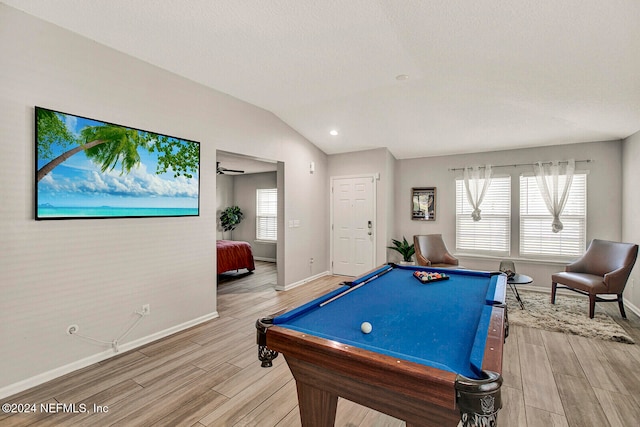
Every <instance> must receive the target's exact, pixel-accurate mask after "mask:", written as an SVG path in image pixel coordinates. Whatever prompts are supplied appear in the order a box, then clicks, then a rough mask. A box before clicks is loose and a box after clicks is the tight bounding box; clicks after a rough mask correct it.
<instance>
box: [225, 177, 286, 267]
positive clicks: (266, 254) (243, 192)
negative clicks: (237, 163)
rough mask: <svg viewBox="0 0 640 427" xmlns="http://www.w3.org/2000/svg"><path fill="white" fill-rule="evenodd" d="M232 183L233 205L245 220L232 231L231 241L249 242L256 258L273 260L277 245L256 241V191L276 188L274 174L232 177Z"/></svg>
mask: <svg viewBox="0 0 640 427" xmlns="http://www.w3.org/2000/svg"><path fill="white" fill-rule="evenodd" d="M233 181H234V193H233V194H234V204H236V205H238V206H239V207H240V209H241V210H242V212H243V213H244V215H245V220H244V221H242V222H241V223H240V225H239V226H238V227H237V228H236V229H235V230H233V240H242V241H245V242H249V243H250V244H251V247H252V248H253V256H254V257H256V258H262V259H269V260H275V259H276V256H277V253H276V250H277V246H276V245H277V244H276V243H275V242H274V243H267V242H257V241H256V190H257V189H259V188H276V186H277V176H276V172H264V173H251V174H246V175H237V176H234V177H233Z"/></svg>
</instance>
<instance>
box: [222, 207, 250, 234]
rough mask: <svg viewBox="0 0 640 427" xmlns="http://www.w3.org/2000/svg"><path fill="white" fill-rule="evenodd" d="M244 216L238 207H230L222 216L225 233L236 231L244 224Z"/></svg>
mask: <svg viewBox="0 0 640 427" xmlns="http://www.w3.org/2000/svg"><path fill="white" fill-rule="evenodd" d="M242 218H244V214H243V213H242V211H241V210H240V208H239V207H238V206H229V207H228V208H226V209H225V210H223V211H222V213H221V214H220V225H222V230H223V231H231V230H234V229H235V228H236V227H237V226H238V224H240V222H242Z"/></svg>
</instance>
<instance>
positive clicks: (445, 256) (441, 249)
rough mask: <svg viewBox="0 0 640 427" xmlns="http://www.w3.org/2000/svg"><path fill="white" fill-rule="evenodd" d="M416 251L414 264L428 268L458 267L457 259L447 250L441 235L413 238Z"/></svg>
mask: <svg viewBox="0 0 640 427" xmlns="http://www.w3.org/2000/svg"><path fill="white" fill-rule="evenodd" d="M413 245H414V248H415V250H416V263H417V264H418V265H428V266H430V267H444V268H452V267H454V268H455V267H457V266H458V258H456V257H454V256H453V255H451V254H450V253H449V251H448V250H447V245H445V243H444V240H442V234H426V235H417V236H413Z"/></svg>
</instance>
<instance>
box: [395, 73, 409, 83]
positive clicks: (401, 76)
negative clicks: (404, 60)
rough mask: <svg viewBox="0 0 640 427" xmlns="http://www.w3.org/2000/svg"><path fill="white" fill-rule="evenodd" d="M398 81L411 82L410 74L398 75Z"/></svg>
mask: <svg viewBox="0 0 640 427" xmlns="http://www.w3.org/2000/svg"><path fill="white" fill-rule="evenodd" d="M396 80H400V81H402V80H409V75H408V74H398V75H397V76H396Z"/></svg>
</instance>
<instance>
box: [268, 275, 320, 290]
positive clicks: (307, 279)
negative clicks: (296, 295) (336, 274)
mask: <svg viewBox="0 0 640 427" xmlns="http://www.w3.org/2000/svg"><path fill="white" fill-rule="evenodd" d="M329 274H331V273H330V272H329V271H323V272H322V273H318V274H316V275H314V276H311V277H307V278H306V279H302V280H299V281H297V282H294V283H290V284H288V285H285V286H282V285H276V291H288V290H290V289H293V288H296V287H298V286H300V285H304V284H305V283H309V282H311V281H312V280H316V279H319V278H321V277H324V276H328V275H329Z"/></svg>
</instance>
